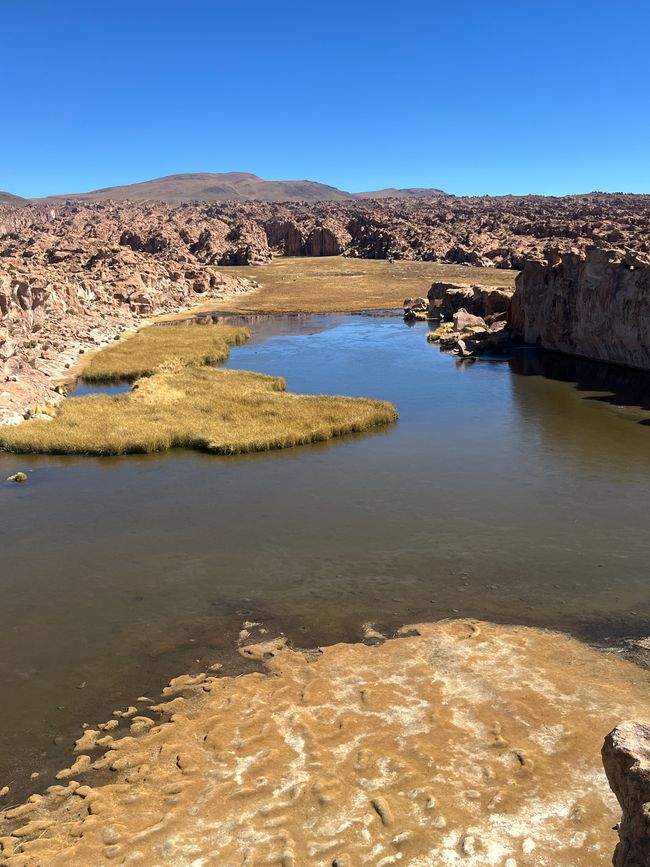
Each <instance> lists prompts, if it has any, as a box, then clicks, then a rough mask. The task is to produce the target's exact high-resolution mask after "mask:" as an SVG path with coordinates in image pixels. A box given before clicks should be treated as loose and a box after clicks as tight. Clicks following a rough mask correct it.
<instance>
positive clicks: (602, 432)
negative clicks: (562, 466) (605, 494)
mask: <svg viewBox="0 0 650 867" xmlns="http://www.w3.org/2000/svg"><path fill="white" fill-rule="evenodd" d="M509 366H510V369H511V371H512V372H513V374H515V375H514V376H512V377H511V378H510V385H511V390H512V396H513V400H514V402H515V404H516V406H517V407H518V408H519V421H520V423H521V424H523V425H526V426H527V427H528V428H529V429H532V431H533V432H534V434H535V436H536V438H537V439H538V442H539V448H540V450H541V451H542V452H544V451H546V452H548V451H552V452H553V453H555V454H558V455H563V456H564V457H566V458H567V459H574V460H575V461H576V463H577V466H578V467H579V468H580V469H582V470H588V471H589V472H592V473H594V474H598V473H599V472H601V471H603V472H604V471H606V472H607V473H609V474H610V475H611V472H612V469H613V470H614V471H615V472H617V473H621V474H622V475H625V476H628V477H629V476H630V475H633V474H634V473H637V472H639V471H641V472H643V473H647V472H648V470H650V439H649V431H648V429H647V427H643V426H642V425H641V424H638V422H642V423H645V422H647V420H648V419H649V418H650V415H649V411H650V374H647V373H644V372H643V371H636V370H630V369H628V368H624V367H616V366H615V365H610V364H602V363H598V362H592V361H588V360H586V359H580V358H571V357H570V356H566V355H561V354H559V353H551V352H543V351H538V350H534V349H531V350H521V351H517V352H515V353H514V354H513V357H512V358H511V359H510V361H509ZM566 383H571V384H573V385H575V388H567V387H566ZM602 403H609V404H612V408H611V409H608V408H606V407H603V406H602V405H599V404H602ZM614 407H615V408H614ZM531 457H533V455H531Z"/></svg>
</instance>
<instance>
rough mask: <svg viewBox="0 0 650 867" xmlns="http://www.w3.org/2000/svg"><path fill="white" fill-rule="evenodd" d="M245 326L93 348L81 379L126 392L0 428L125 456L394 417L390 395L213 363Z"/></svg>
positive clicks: (362, 425) (262, 441) (260, 442)
mask: <svg viewBox="0 0 650 867" xmlns="http://www.w3.org/2000/svg"><path fill="white" fill-rule="evenodd" d="M247 337H248V332H247V329H241V328H239V329H238V328H228V327H222V326H206V325H187V326H175V327H169V326H167V327H163V326H152V327H149V328H145V329H143V330H142V331H140V332H139V333H138V335H136V336H135V337H133V338H131V339H129V340H125V341H124V342H123V343H121V344H119V345H116V346H112V347H109V348H107V349H105V350H103V351H101V352H99V353H98V354H97V355H96V356H95V357H94V358H93V359H92V360H91V361H90V363H89V365H88V367H87V369H86V370H84V372H83V375H84V378H85V379H94V380H96V381H97V380H102V381H110V380H115V379H125V378H126V379H134V378H136V377H139V378H138V379H137V381H136V382H135V385H134V386H133V388H132V389H131V391H130V392H128V393H126V394H121V395H115V396H113V395H106V394H96V395H86V396H84V397H76V398H75V397H72V398H69V399H67V400H65V401H64V402H63V403H62V405H61V407H60V409H59V410H58V412H57V413H56V415H55V416H54V418H53V419H52V420H51V421H45V420H33V421H28V422H26V423H24V424H21V425H19V426H17V427H6V428H2V429H0V447H1V448H4V449H6V450H7V451H11V452H16V453H23V454H25V453H48V454H86V455H123V454H130V453H145V452H158V451H164V450H165V449H170V448H174V447H184V448H195V449H200V450H203V451H208V452H214V453H217V454H241V453H245V452H254V451H267V450H270V449H279V448H288V447H291V446H296V445H302V444H305V443H312V442H319V441H323V440H327V439H331V438H332V437H336V436H341V435H343V434H347V433H355V432H361V431H366V430H369V429H370V428H372V427H375V426H377V425H382V424H387V423H389V422H392V421H394V420H395V419H396V418H397V411H396V409H395V407H394V406H393V405H392V404H391V403H388V402H387V401H381V400H367V399H365V398H351V397H331V396H328V395H319V396H303V395H295V394H290V393H288V392H287V391H286V390H285V389H286V386H285V382H284V380H283V379H282V378H281V377H275V376H265V375H263V374H258V373H251V372H248V371H239V370H223V369H217V368H214V367H209V366H207V364H208V363H209V362H210V361H214V360H225V358H227V355H228V348H229V346H232V345H234V344H236V343H241V342H243V341H244V340H245V339H247Z"/></svg>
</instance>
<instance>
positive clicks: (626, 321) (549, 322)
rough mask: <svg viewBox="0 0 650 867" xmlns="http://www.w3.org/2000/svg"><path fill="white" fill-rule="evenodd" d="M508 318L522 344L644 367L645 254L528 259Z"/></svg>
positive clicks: (648, 285) (649, 318) (648, 301)
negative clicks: (523, 341)
mask: <svg viewBox="0 0 650 867" xmlns="http://www.w3.org/2000/svg"><path fill="white" fill-rule="evenodd" d="M509 318H510V325H511V327H512V328H513V330H514V331H515V332H516V333H518V334H520V335H521V337H522V338H523V339H524V340H525V341H526V343H532V344H537V345H539V346H541V347H543V348H544V349H552V350H556V351H559V352H565V353H568V354H570V355H579V356H584V357H585V358H591V359H595V360H597V361H608V362H613V363H616V364H625V365H628V366H630V367H637V368H640V369H643V370H650V256H648V255H645V254H640V253H632V252H631V251H627V252H625V251H618V250H610V249H602V248H599V247H591V248H589V249H588V250H586V251H575V252H570V253H564V254H559V253H556V252H553V253H551V254H548V255H547V258H546V259H545V260H542V261H539V260H532V261H528V262H527V263H526V265H525V267H524V270H523V271H522V273H521V274H520V275H519V276H518V277H517V281H516V290H515V293H514V296H513V299H512V306H511V311H510V317H509Z"/></svg>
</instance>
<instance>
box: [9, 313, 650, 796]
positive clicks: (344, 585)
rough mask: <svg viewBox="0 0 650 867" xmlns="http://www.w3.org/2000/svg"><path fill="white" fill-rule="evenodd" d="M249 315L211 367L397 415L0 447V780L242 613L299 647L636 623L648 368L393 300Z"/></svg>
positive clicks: (625, 629)
mask: <svg viewBox="0 0 650 867" xmlns="http://www.w3.org/2000/svg"><path fill="white" fill-rule="evenodd" d="M251 325H252V327H253V329H254V337H253V340H251V342H250V343H248V344H247V345H245V346H243V347H240V348H237V349H235V350H233V352H232V355H231V359H230V361H229V366H230V367H240V368H245V369H250V370H257V371H260V372H263V373H272V374H281V375H283V376H285V377H286V379H287V384H288V388H289V389H290V390H292V391H295V392H301V393H338V394H350V395H364V396H368V397H377V398H387V399H389V400H392V401H393V402H394V403H395V404H396V405H397V407H398V409H399V412H400V420H399V422H398V423H397V424H396V425H394V426H392V427H389V428H386V429H382V430H379V431H377V432H375V433H373V434H369V435H360V436H352V437H347V438H345V439H344V440H338V441H337V440H334V441H332V442H330V443H326V444H319V445H314V446H307V447H301V448H297V449H292V450H287V451H284V452H276V453H272V454H261V455H249V456H244V457H233V458H219V457H212V456H207V455H202V454H199V453H196V452H189V451H187V452H185V451H175V452H172V453H169V454H165V455H158V456H156V455H153V456H146V457H128V458H104V459H91V458H87V459H82V458H78V457H77V458H61V457H52V458H47V457H34V458H24V457H13V456H8V455H0V478H2V479H4V478H6V477H7V476H8V475H10V474H11V473H13V472H15V471H16V470H17V469H24V470H26V471H27V472H28V474H29V481H28V482H27V483H26V484H24V485H20V486H19V485H15V484H10V483H2V484H0V519H1V526H2V540H3V545H2V570H1V576H0V592H1V594H2V597H1V598H2V630H0V688H1V689H2V694H3V696H4V700H3V714H2V726H1V728H0V757H1V758H0V785H2V784H4V783H5V782H12V781H15V784H14V792H18V793H20V792H21V791H23V790H24V789H25V788H26V786H27V784H26V783H25V780H26V779H27V778H28V777H29V774H30V773H31V772H32V771H40V772H41V773H42V777H41V778H40V780H39V781H38V783H35V784H33V785H32V788H33V789H36V788H38V787H39V784H44V783H45V782H49V781H50V780H49V777H48V774H49V772H50V771H51V769H52V768H55V767H62V766H63V765H64V764H66V763H67V758H68V755H69V752H68V748H69V744H70V741H71V738H72V736H73V735H75V734H76V735H77V736H78V734H79V731H80V729H79V726H80V724H81V723H83V722H88V723H91V724H92V723H95V722H97V721H101V720H102V719H106V718H107V717H108V716H110V712H111V711H112V709H113V708H115V707H119V706H122V707H124V706H126V705H127V704H130V703H131V702H132V701H133V699H135V698H136V697H137V696H138V695H140V694H143V693H144V694H147V692H149V693H150V694H151V695H152V697H153V695H154V693H155V692H157V691H159V689H160V687H161V686H162V685H163V684H164V682H166V681H167V680H168V679H169V678H170V677H171V676H173V675H175V674H177V673H180V672H182V671H191V670H196V669H200V668H203V667H204V666H205V665H206V664H209V663H210V662H212V661H214V660H216V659H219V660H221V661H224V662H225V664H226V671H240V670H243V668H244V665H245V663H244V662H243V661H242V660H241V659H240V657H239V656H238V655H237V654H236V653H235V652H234V650H233V648H234V644H235V641H236V637H237V633H238V630H239V627H240V625H241V622H242V621H243V620H245V619H254V620H263V621H264V622H265V623H266V625H267V626H268V628H269V630H270V631H271V632H272V633H276V632H278V631H284V632H285V633H286V634H287V635H288V636H289V637H290V638H291V640H293V641H294V642H295V643H296V644H300V645H307V646H310V645H314V644H318V643H322V644H326V643H331V642H334V641H338V640H350V639H357V638H360V637H361V636H362V634H363V629H362V627H363V624H364V623H365V622H373V623H375V624H377V625H379V627H381V628H384V629H386V630H390V629H391V628H393V627H394V626H396V625H398V624H401V623H404V622H414V621H417V620H423V619H435V618H439V617H446V616H465V615H471V616H478V617H483V618H488V619H493V620H498V621H503V622H506V621H509V622H516V623H527V624H534V625H538V626H544V627H552V628H559V629H563V630H567V631H570V632H572V633H574V634H577V635H579V636H582V637H587V638H590V639H594V640H606V639H608V638H617V637H621V636H628V635H648V634H650V587H649V579H648V566H647V564H648V559H649V555H650V533H649V529H648V514H650V429H649V428H648V426H647V425H646V422H647V420H648V418H650V377H648V376H645V375H643V374H639V373H633V372H629V371H625V370H623V369H616V368H608V367H606V366H603V365H596V364H591V363H589V362H583V361H575V360H571V359H565V358H562V357H560V356H555V355H545V354H540V353H538V352H535V351H532V350H523V351H522V352H520V353H518V354H516V356H515V357H514V358H512V359H510V360H504V359H499V360H494V361H483V360H481V361H478V362H476V363H461V362H458V361H456V360H455V359H454V358H452V357H451V356H449V355H444V354H441V353H440V352H439V350H438V348H437V347H435V346H433V345H430V344H427V342H426V340H425V335H426V329H427V326H426V324H418V325H416V326H415V327H407V326H405V325H404V323H403V322H402V321H401V319H399V318H397V317H394V316H390V317H389V316H377V317H372V316H363V315H358V316H294V317H270V318H260V317H255V318H254V319H253V320H251ZM77 393H78V392H77ZM60 738H62V740H60V741H59V739H60ZM55 739H57V744H56V745H55V744H54V740H55ZM21 787H22V788H21ZM27 787H28V786H27Z"/></svg>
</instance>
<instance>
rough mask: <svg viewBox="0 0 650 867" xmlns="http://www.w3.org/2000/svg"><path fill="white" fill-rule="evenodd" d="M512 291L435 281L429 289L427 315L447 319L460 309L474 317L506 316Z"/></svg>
mask: <svg viewBox="0 0 650 867" xmlns="http://www.w3.org/2000/svg"><path fill="white" fill-rule="evenodd" d="M513 291H514V290H511V289H502V288H496V287H494V286H475V285H469V284H466V283H462V284H459V283H443V282H438V281H437V282H435V283H433V284H432V285H431V288H430V289H429V294H428V299H429V315H430V316H431V318H432V319H435V318H437V317H440V316H442V317H444V318H445V319H449V318H451V317H452V316H453V315H454V313H457V312H458V311H459V310H461V309H462V310H467V311H468V312H469V313H473V314H474V315H475V316H494V315H495V314H497V313H502V314H506V313H507V312H508V309H509V307H510V299H511V298H512V293H513Z"/></svg>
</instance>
